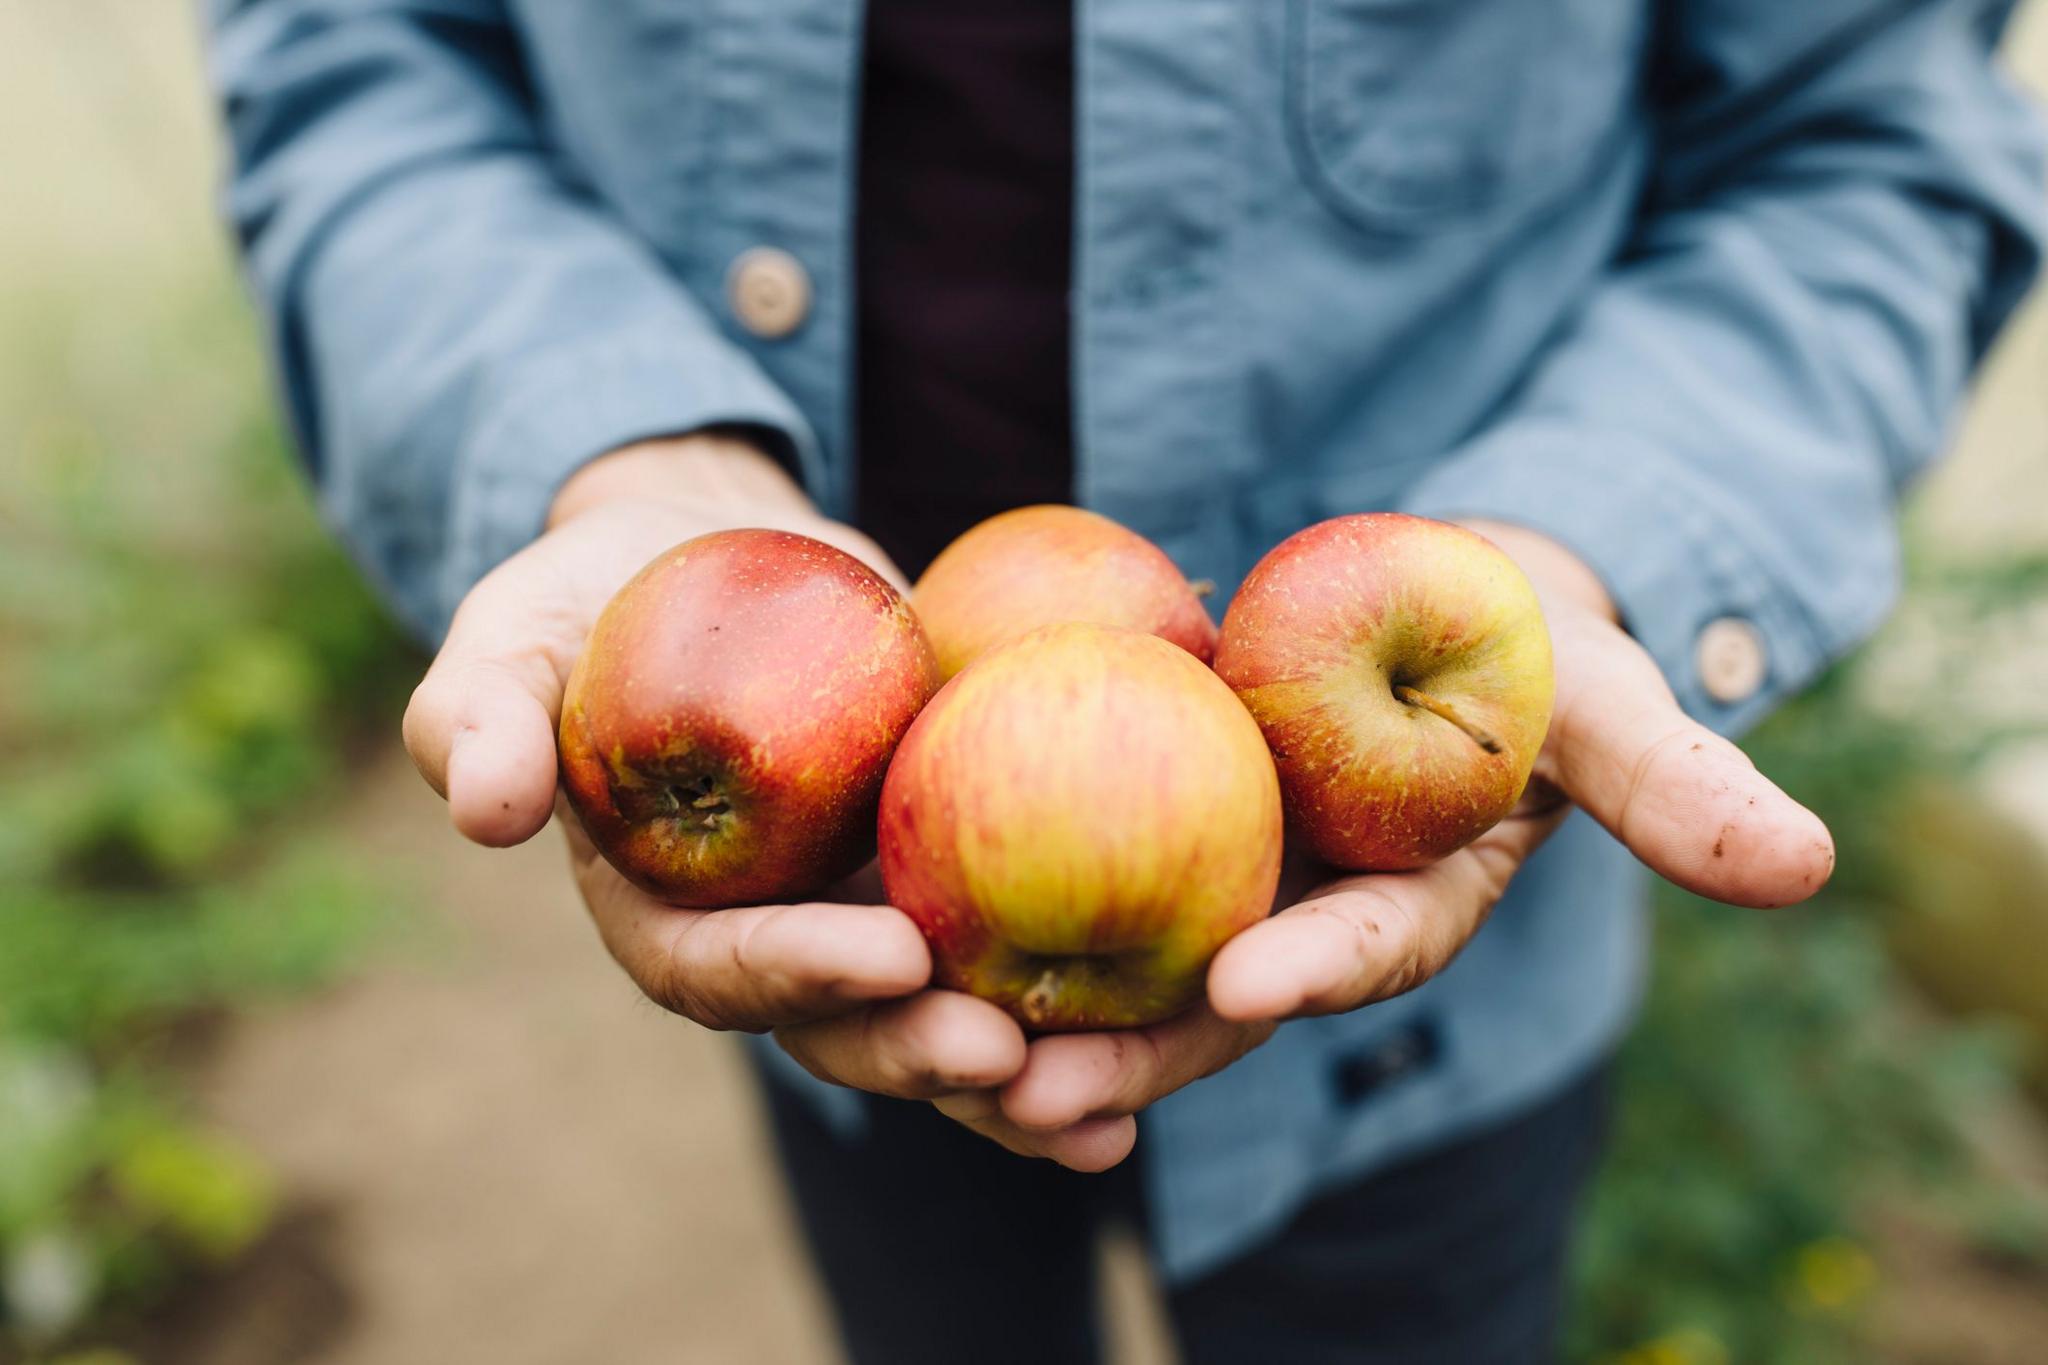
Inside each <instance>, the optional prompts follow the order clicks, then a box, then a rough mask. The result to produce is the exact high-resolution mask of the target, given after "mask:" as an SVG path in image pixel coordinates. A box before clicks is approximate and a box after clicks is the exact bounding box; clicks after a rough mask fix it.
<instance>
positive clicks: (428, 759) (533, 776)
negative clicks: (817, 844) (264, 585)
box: [405, 435, 1025, 1099]
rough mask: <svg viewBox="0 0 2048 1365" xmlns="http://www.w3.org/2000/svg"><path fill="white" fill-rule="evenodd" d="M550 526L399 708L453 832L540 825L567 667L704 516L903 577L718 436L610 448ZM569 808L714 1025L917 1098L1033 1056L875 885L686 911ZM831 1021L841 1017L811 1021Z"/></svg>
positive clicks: (581, 882) (657, 978) (601, 872)
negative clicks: (611, 858)
mask: <svg viewBox="0 0 2048 1365" xmlns="http://www.w3.org/2000/svg"><path fill="white" fill-rule="evenodd" d="M548 523H549V525H548V530H547V532H546V534H544V535H542V536H541V537H540V538H539V539H538V540H536V541H534V542H533V544H531V545H530V546H528V547H527V548H526V549H524V550H522V551H520V552H519V553H518V554H517V555H514V556H513V557H512V558H511V559H508V560H507V561H505V563H504V564H502V565H500V566H499V567H498V568H497V569H495V570H493V571H492V572H491V573H490V574H489V575H487V576H486V577H485V578H484V579H483V580H482V581H481V582H479V583H478V584H477V585H476V587H475V588H474V589H473V590H472V591H471V592H470V594H469V596H468V597H467V598H465V599H464V601H463V603H462V605H461V608H460V609H459V610H458V611H457V612H456V615H455V620H454V623H453V625H452V626H451V627H450V629H449V632H448V638H447V640H446V642H445V643H444V644H443V645H442V647H441V652H440V653H439V655H437V656H436V657H435V659H434V663H433V666H432V667H431V668H430V669H429V670H428V671H427V676H426V678H425V679H424V680H423V681H422V682H421V683H420V686H419V689H418V690H417V691H416V692H414V694H413V698H412V703H411V705H410V706H409V707H408V708H407V709H406V714H405V745H406V749H407V750H408V751H409V752H410V753H411V755H412V758H413V762H414V763H415V764H417V765H418V766H419V770H420V772H421V773H422V774H423V775H424V776H425V777H426V779H427V781H428V782H429V783H431V784H432V785H433V786H434V789H435V790H436V791H439V792H440V793H441V794H442V795H443V796H445V797H446V798H447V799H448V807H449V813H450V815H451V816H452V818H453V820H454V823H455V827H456V828H457V829H458V830H460V831H461V832H462V833H463V834H464V835H466V836H467V837H468V838H470V839H473V840H475V841H476V842H478V843H480V844H487V845H490V846H493V847H503V846H506V845H510V844H516V843H520V842H522V841H523V840H526V839H529V838H531V837H532V836H533V835H534V834H536V833H538V832H539V831H540V829H541V828H542V827H543V826H544V825H546V824H547V822H548V816H549V813H550V812H551V811H553V810H555V809H556V808H557V803H556V758H555V731H556V725H557V722H558V720H559V716H560V710H561V702H562V689H563V686H564V684H565V683H566V682H567V680H568V676H569V669H570V666H571V665H572V664H573V663H574V662H575V660H576V656H577V654H578V653H579V652H580V651H581V650H582V648H583V642H584V639H585V637H586V636H587V635H588V634H589V632H590V628H591V626H592V624H593V623H594V622H595V621H596V619H597V615H598V613H599V612H600V611H601V610H603V608H604V605H605V603H606V602H608V601H610V600H611V597H612V594H613V593H615V592H616V591H618V589H619V588H620V587H621V586H622V585H623V584H624V583H625V581H626V580H627V579H628V578H630V577H631V576H632V575H633V574H635V573H637V572H638V571H639V570H640V568H641V567H642V566H643V565H645V564H646V563H647V562H648V561H649V560H651V559H653V558H654V557H655V556H656V555H658V554H660V553H661V552H662V551H663V550H666V549H668V548H669V547H670V546H672V545H675V544H677V543H679V542H681V541H684V540H688V539H690V538H691V537H693V536H697V535H702V534H704V533H706V532H710V531H716V530H724V529H728V528H733V527H741V526H766V527H774V528H778V529H782V530H788V531H796V532H799V533H801V534H804V535H808V536H813V537H815V538H817V539H819V540H823V541H827V542H829V543H832V544H835V545H837V546H839V547H840V548H841V549H843V550H846V551H847V552H848V553H850V554H853V555H855V556H856V557H858V558H860V559H861V560H863V561H865V562H866V563H868V564H869V565H871V566H873V567H874V568H875V569H876V570H877V571H878V572H880V573H882V574H883V575H885V576H886V577H888V578H889V579H891V580H892V581H894V582H896V583H897V584H898V585H899V586H901V583H902V575H901V574H900V573H898V572H897V570H896V568H895V566H893V565H892V564H890V563H889V562H888V559H887V557H886V556H884V555H883V554H882V552H881V550H880V549H879V548H878V547H876V545H875V544H874V543H873V542H872V541H870V540H868V539H867V538H866V537H865V536H863V535H861V534H860V533H859V532H857V531H854V530H852V529H851V528H849V527H846V526H843V525H840V524H839V523H837V522H833V521H830V520H827V519H826V518H824V517H821V516H819V515H818V514H817V512H816V511H815V510H813V509H812V507H811V505H810V503H809V501H808V500H807V499H806V498H805V497H804V495H803V493H802V492H801V491H800V490H799V489H798V488H797V487H796V485H795V484H794V483H793V482H791V481H790V479H789V478H788V477H787V476H786V475H784V474H783V473H782V471H781V469H780V468H779V467H778V466H776V464H775V463H774V462H773V461H772V460H771V459H769V458H768V457H767V456H766V455H765V454H763V453H762V452H761V451H759V450H757V449H755V448H754V447H753V446H751V445H748V444H746V443H744V442H740V441H736V440H729V439H725V438H721V437H714V436H710V435H697V436H688V437H681V438H676V439H673V440H667V441H660V442H649V443H647V444H644V445H639V446H632V447H628V448H626V449H624V450H621V451H617V452H614V453H612V454H610V455H607V456H603V457H601V458H599V459H598V460H596V461H594V462H592V463H591V464H589V465H587V466H585V467H584V468H583V469H582V470H580V471H579V472H578V473H577V474H575V475H574V476H572V477H571V478H570V479H569V481H568V482H566V483H565V484H564V485H563V487H562V489H561V492H560V493H559V494H558V495H557V497H556V499H555V501H554V504H553V507H552V509H551V511H550V515H549V519H548ZM560 814H561V816H562V820H561V823H562V827H563V829H564V831H565V832H566V833H567V835H568V838H569V847H570V855H571V860H572V862H573V864H574V868H575V873H576V883H577V886H578V888H579V889H580V890H581V892H582V895H583V899H584V901H585V903H586V904H587V905H588V907H589V909H590V914H591V916H592V918H593V919H594V920H595V921H596V923H597V928H598V932H599V934H600V935H601V936H602V938H603V940H604V943H605V946H606V948H608V949H609V950H610V952H611V954H612V956H613V958H614V959H616V960H617V962H618V963H619V965H620V966H621V967H623V968H624V969H625V970H626V973H627V975H629V976H630V977H632V979H633V981H634V982H635V983H636V984H637V985H638V986H639V987H640V989H641V990H642V991H643V992H644V993H645V994H646V995H647V996H648V998H650V999H651V1000H653V1001H654V1002H655V1003H656V1004H659V1005H661V1006H663V1007H664V1008H667V1009H670V1010H673V1011H674V1012H676V1013H678V1014H681V1015H684V1016H686V1017H687V1018H690V1019H693V1020H695V1021H696V1022H698V1023H700V1024H703V1025H705V1026H706V1027H709V1028H715V1029H742V1030H747V1031H750V1032H758V1031H762V1030H767V1029H777V1030H778V1037H779V1038H780V1040H781V1042H782V1044H783V1046H784V1047H785V1048H786V1049H787V1050H788V1051H789V1052H790V1053H791V1054H792V1055H793V1056H795V1057H796V1058H797V1060H798V1061H800V1062H801V1063H803V1065H804V1066H806V1067H807V1068H809V1069H810V1070H811V1071H812V1072H814V1073H815V1074H817V1075H820V1076H822V1077H824V1078H825V1079H827V1080H832V1081H837V1082H839V1083H841V1084H845V1085H851V1086H855V1087H857V1088H859V1089H863V1090H871V1091H875V1092H877V1093H881V1094H888V1095H897V1096H901V1097H904V1098H914V1099H933V1098H936V1097H939V1096H943V1095H948V1094H952V1093H955V1092H957V1091H962V1090H976V1089H985V1088H987V1087H990V1086H994V1085H1000V1084H1002V1083H1003V1082H1005V1081H1007V1080H1009V1079H1010V1078H1011V1077H1012V1076H1014V1075H1015V1074H1016V1073H1017V1072H1018V1070H1019V1069H1021V1068H1022V1066H1023V1065H1024V1055H1025V1053H1024V1035H1023V1033H1022V1031H1021V1030H1020V1029H1019V1028H1018V1027H1017V1025H1016V1024H1015V1023H1014V1022H1013V1021H1012V1020H1011V1019H1010V1018H1009V1016H1008V1015H1006V1014H1004V1013H1003V1012H1002V1011H1001V1010H999V1009H997V1008H996V1007H995V1006H993V1005H990V1004H988V1003H986V1002H985V1001H981V1000H977V999H974V998H973V997H971V996H967V995H962V994H959V993H957V992H952V991H937V990H926V989H924V987H925V985H926V983H927V982H928V980H929V979H930V976H931V956H930V953H929V952H928V951H927V949H926V947H925V942H924V938H923V936H922V935H921V934H920V933H919V932H918V929H917V926H916V925H915V924H913V923H912V922H911V920H910V919H909V917H907V916H906V915H904V914H903V913H902V912H900V911H898V910H894V909H891V908H890V907H888V906H886V905H882V904H879V903H877V902H879V900H880V896H879V895H878V894H871V891H870V890H869V889H863V888H862V887H860V886H859V885H856V886H854V887H850V888H847V889H846V890H845V892H844V894H843V896H841V897H840V898H838V899H835V900H832V901H829V902H807V903H804V904H798V905H763V906H748V907H742V908H738V909H731V910H716V911H704V910H686V909H679V908H677V907H675V906H671V905H665V904H663V903H661V902H659V901H656V900H654V899H652V898H651V897H649V896H647V895H645V894H643V893H641V892H640V891H638V890H636V889H635V888H634V887H633V886H632V885H631V884H629V883H628V882H627V881H626V880H625V879H624V878H623V877H621V876H620V875H619V874H618V873H617V872H616V871H614V870H613V868H612V866H611V864H609V863H607V862H606V861H605V860H604V859H603V858H602V857H601V856H599V855H598V853H597V851H596V849H595V848H594V847H593V846H592V845H591V843H590V841H589V839H588V838H587V837H586V836H585V835H584V833H583V830H582V828H581V826H580V825H579V824H578V823H577V821H576V819H575V817H574V815H573V814H571V813H570V812H569V811H568V809H567V807H566V805H564V806H562V807H561V808H560ZM854 881H855V883H856V884H858V883H860V882H861V881H862V879H860V878H856V879H854ZM873 885H874V883H873V878H872V877H869V878H867V879H866V887H867V888H873ZM828 1019H829V1020H832V1021H834V1027H832V1028H830V1029H822V1028H818V1027H816V1026H815V1025H814V1024H813V1023H812V1021H819V1020H828ZM785 1026H787V1027H785Z"/></svg>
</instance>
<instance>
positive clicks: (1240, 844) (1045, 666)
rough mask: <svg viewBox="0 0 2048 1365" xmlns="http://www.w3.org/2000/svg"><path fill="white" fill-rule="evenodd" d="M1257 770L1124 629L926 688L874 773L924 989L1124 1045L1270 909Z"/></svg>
mask: <svg viewBox="0 0 2048 1365" xmlns="http://www.w3.org/2000/svg"><path fill="white" fill-rule="evenodd" d="M1280 840H1281V808H1280V790H1279V784H1278V782H1277V780H1276V779H1275V777H1274V774H1273V760H1272V757H1271V756H1270V755H1269V754H1268V753H1267V752H1266V745H1265V741H1264V740H1263V739H1261V738H1260V736H1259V728H1258V726H1257V725H1255V724H1253V723H1252V718H1251V717H1250V716H1249V715H1247V714H1246V712H1245V709H1244V707H1243V706H1241V705H1240V704H1239V703H1238V700H1237V698H1236V697H1234V696H1232V695H1231V693H1230V689H1229V688H1227V687H1225V686H1224V685H1223V683H1222V682H1221V681H1220V680H1219V679H1218V678H1217V677H1216V675H1215V674H1213V673H1211V672H1210V671H1209V670H1208V669H1207V668H1205V667H1203V665H1202V663H1201V662H1200V661H1199V660H1198V659H1196V658H1195V657H1194V656H1193V655H1191V654H1189V653H1188V652H1187V651H1186V650H1184V649H1181V648H1180V647H1178V646H1176V645H1170V644H1168V643H1166V642H1165V641H1164V640H1160V639H1157V638H1155V637H1153V636H1150V635H1145V634H1142V633H1140V632H1138V631H1134V630H1124V629H1121V628H1118V627H1113V626H1101V625H1094V624H1090V623H1087V622H1067V623H1063V624H1059V625H1052V626H1046V627H1043V628H1041V629H1039V630H1036V631H1033V632H1032V633H1030V634H1029V635H1026V636H1024V637H1023V638H1022V639H1019V640H1015V641H1012V642H1010V643H1008V644H1005V645H1002V646H999V647H997V648H995V649H993V650H991V651H990V652H989V653H987V654H985V655H983V656H982V657H981V658H980V659H979V660H977V661H976V662H975V663H973V664H971V665H970V666H969V667H967V668H966V669H965V670H963V671H962V672H961V673H960V674H959V675H958V676H957V677H955V678H954V679H953V680H952V681H951V682H949V683H947V684H946V685H945V686H944V687H943V688H941V689H940V691H939V694H938V696H936V697H934V698H933V699H932V702H931V705H929V706H927V707H926V708H925V710H924V714H922V715H921V716H919V717H918V718H917V722H916V724H914V725H912V726H911V727H910V733H909V734H907V735H905V736H904V738H903V743H902V745H901V747H899V748H898V749H897V751H896V758H895V761H894V762H892V763H891V764H890V765H889V776H888V780H887V781H886V782H885V783H884V784H883V787H882V809H881V821H880V842H881V871H882V885H883V888H884V890H885V891H886V892H887V894H888V898H889V903H890V904H892V905H894V906H897V907H898V908H899V909H901V910H902V911H904V913H906V914H908V915H909V916H910V917H911V918H912V919H914V920H915V921H917V924H918V926H919V927H920V928H921V929H922V930H923V931H924V935H925V938H926V940H927V941H928V942H929V944H930V945H931V949H932V958H933V975H934V979H935V980H936V981H937V982H938V983H939V984H940V985H942V986H948V987H951V988H953V989H956V990H963V991H969V992H972V993H973V994H975V995H978V996H981V997H982V998H984V999H987V1000H991V1001H994V1002H995V1003H996V1004H998V1005H1001V1006H1002V1007H1003V1008H1004V1009H1006V1010H1008V1011H1009V1012H1010V1013H1011V1014H1012V1015H1014V1016H1015V1017H1016V1018H1017V1019H1018V1020H1020V1021H1021V1022H1023V1023H1024V1024H1025V1025H1026V1026H1027V1027H1029V1028H1032V1029H1035V1030H1039V1031H1051V1030H1059V1029H1096V1028H1128V1027H1136V1026H1138V1025H1142V1024H1148V1023H1153V1022H1156V1021H1157V1020H1160V1019H1164V1018H1166V1017H1167V1016H1169V1015H1171V1014H1173V1013H1175V1012H1176V1011H1178V1010H1180V1009H1181V1008H1183V1007H1184V1006H1186V1005H1187V1004H1189V1003H1190V1002H1191V1001H1193V1000H1194V999H1195V998H1196V996H1198V995H1199V994H1200V993H1201V990H1202V983H1203V979H1204V975H1205V973H1206V971H1207V968H1208V964H1209V959H1210V958H1211V957H1213V956H1214V955H1215V953H1216V950H1217V949H1218V948H1220V947H1221V946H1222V945H1223V944H1224V942H1225V941H1226V940H1228V939H1229V938H1230V937H1231V936H1232V935H1233V934H1236V933H1237V932H1238V931H1240V930H1242V929H1244V928H1246V927H1248V926H1249V925H1252V924H1254V923H1256V922H1257V921H1259V920H1261V919H1263V918H1265V916H1266V915H1267V914H1268V913H1269V912H1270V911H1271V909H1272V904H1273V891H1274V885H1275V882H1276V879H1277V878H1278V876H1279V871H1280Z"/></svg>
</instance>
